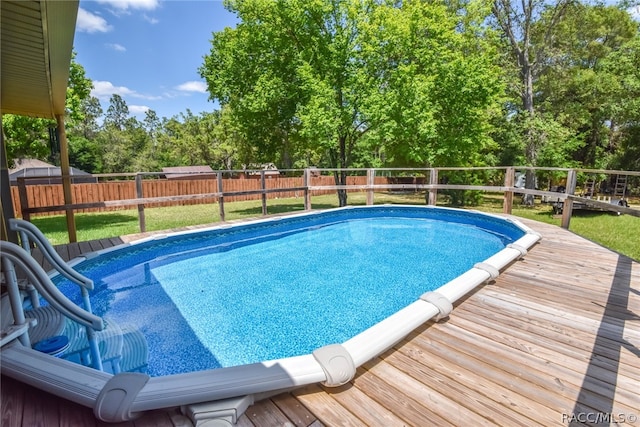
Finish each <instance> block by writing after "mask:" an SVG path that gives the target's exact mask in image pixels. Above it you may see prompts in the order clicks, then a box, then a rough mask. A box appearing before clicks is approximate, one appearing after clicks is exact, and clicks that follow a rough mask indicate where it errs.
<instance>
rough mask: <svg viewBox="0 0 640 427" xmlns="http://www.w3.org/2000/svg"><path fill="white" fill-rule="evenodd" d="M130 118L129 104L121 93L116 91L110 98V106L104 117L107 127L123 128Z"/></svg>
mask: <svg viewBox="0 0 640 427" xmlns="http://www.w3.org/2000/svg"><path fill="white" fill-rule="evenodd" d="M128 119H129V106H128V105H127V102H126V101H125V100H124V99H122V97H121V96H120V95H118V94H117V93H114V94H113V95H111V98H110V99H109V108H108V109H107V114H106V115H105V117H104V126H105V127H114V128H115V129H117V130H123V129H124V128H125V125H126V123H127V120H128Z"/></svg>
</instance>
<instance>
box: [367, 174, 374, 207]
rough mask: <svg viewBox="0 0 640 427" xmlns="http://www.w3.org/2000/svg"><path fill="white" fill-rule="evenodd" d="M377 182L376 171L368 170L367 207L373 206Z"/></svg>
mask: <svg viewBox="0 0 640 427" xmlns="http://www.w3.org/2000/svg"><path fill="white" fill-rule="evenodd" d="M375 182H376V170H375V169H371V168H369V169H367V187H368V188H367V205H373V184H374V183H375Z"/></svg>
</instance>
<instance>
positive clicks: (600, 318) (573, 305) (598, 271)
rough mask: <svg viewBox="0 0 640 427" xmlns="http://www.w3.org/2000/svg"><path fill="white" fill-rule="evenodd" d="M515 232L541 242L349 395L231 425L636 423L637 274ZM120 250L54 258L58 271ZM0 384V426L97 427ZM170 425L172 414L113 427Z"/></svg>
mask: <svg viewBox="0 0 640 427" xmlns="http://www.w3.org/2000/svg"><path fill="white" fill-rule="evenodd" d="M521 221H522V222H524V223H525V224H526V225H528V226H530V227H531V228H533V229H535V230H536V231H538V232H540V233H541V234H542V235H543V240H542V241H541V242H540V243H539V244H537V245H536V246H535V247H533V248H532V249H531V250H530V251H529V253H528V254H527V256H526V257H525V258H524V259H523V260H519V261H516V262H515V263H513V264H512V265H511V266H510V267H509V268H507V269H506V270H505V271H503V272H502V274H501V275H500V276H499V277H498V278H497V279H496V280H495V282H493V283H491V284H487V285H484V286H482V287H480V288H479V289H477V290H476V291H474V292H473V293H472V294H471V295H468V296H467V297H465V298H463V300H462V301H459V302H458V303H456V305H455V309H454V311H453V312H452V314H451V316H450V318H448V319H446V320H445V321H443V322H439V323H433V322H428V323H427V324H425V325H423V326H421V327H420V328H418V329H417V330H416V331H414V332H413V333H412V334H410V335H409V336H408V337H407V338H406V339H404V340H402V341H400V342H399V343H397V344H396V345H395V346H393V347H392V348H391V349H389V350H388V351H386V352H385V353H383V354H382V355H380V356H379V357H377V358H375V359H374V360H372V361H369V362H368V363H366V364H365V365H364V366H362V367H361V368H359V369H358V373H357V376H356V377H355V378H354V379H353V380H352V381H351V382H350V383H348V384H346V385H344V386H342V387H339V388H337V389H329V388H325V387H324V386H320V385H310V386H306V387H302V388H300V389H298V390H294V391H293V392H291V393H285V394H281V395H279V396H275V397H272V398H270V399H267V400H265V401H262V402H258V403H256V404H254V405H252V406H251V407H250V408H249V409H248V410H247V412H246V413H245V414H244V415H243V416H242V417H241V418H240V420H239V423H238V425H240V426H246V427H251V426H272V425H294V426H308V427H320V426H323V425H326V426H365V425H369V426H405V425H406V426H420V425H435V426H439V425H522V426H534V425H541V426H547V425H570V426H572V427H573V426H577V425H578V423H575V422H573V423H572V421H571V415H572V414H577V413H579V412H585V413H602V414H618V413H621V414H625V415H626V416H637V417H638V418H640V409H638V408H640V396H639V391H638V390H640V264H639V263H638V262H636V261H633V260H631V259H629V258H627V257H624V256H621V255H619V254H617V253H615V252H612V251H609V250H607V249H606V248H603V247H601V246H599V245H597V244H595V243H593V242H590V241H588V240H586V239H583V238H581V237H579V236H577V235H575V234H573V233H571V232H569V231H566V230H563V229H561V228H559V227H555V226H551V225H548V224H542V223H537V222H533V221H529V220H524V219H521ZM129 240H131V237H130V236H124V237H123V238H122V239H120V238H116V239H107V240H105V241H97V242H88V243H87V242H84V243H80V244H74V245H68V246H64V247H60V248H58V250H59V251H60V252H59V253H60V254H61V256H63V257H64V258H65V259H67V258H69V257H71V258H72V257H75V256H78V255H79V254H81V253H84V252H86V251H87V250H89V251H93V250H98V249H96V248H99V249H102V248H105V247H110V246H113V245H116V244H120V243H122V242H123V241H129ZM2 380H3V384H2V425H3V426H5V425H7V426H16V427H18V426H31V425H35V424H32V423H36V424H37V423H38V422H44V420H46V421H47V422H46V424H42V425H51V424H49V421H50V420H58V421H59V425H87V426H93V425H102V423H99V422H97V421H95V419H94V418H93V414H92V412H91V410H90V409H89V408H83V407H79V406H78V405H75V404H72V403H69V402H65V401H63V400H61V399H59V398H56V397H54V396H51V395H48V394H47V393H44V392H40V391H37V390H34V389H32V388H31V387H29V386H26V385H23V384H20V383H17V382H15V381H14V380H11V379H5V378H4V377H2ZM7 382H8V385H9V387H7V386H5V383H7ZM34 396H35V397H34ZM38 396H39V397H38ZM52 402H54V403H52ZM172 417H173V419H172ZM180 420H181V418H180V416H179V415H178V413H177V410H176V409H173V410H170V411H158V412H155V413H152V414H145V416H144V417H143V418H141V419H139V420H136V421H135V424H134V423H124V424H123V425H127V426H133V425H135V426H146V425H158V426H164V425H166V426H169V425H174V424H179V421H180ZM56 425H58V424H56ZM605 425H608V423H605ZM624 425H630V426H640V420H638V421H635V423H630V422H628V420H627V423H626V424H624Z"/></svg>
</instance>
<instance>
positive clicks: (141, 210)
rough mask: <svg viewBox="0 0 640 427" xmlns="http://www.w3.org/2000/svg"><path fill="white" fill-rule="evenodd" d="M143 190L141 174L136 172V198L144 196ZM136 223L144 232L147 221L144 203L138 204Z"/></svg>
mask: <svg viewBox="0 0 640 427" xmlns="http://www.w3.org/2000/svg"><path fill="white" fill-rule="evenodd" d="M143 193H144V192H143V191H142V174H141V173H140V172H138V173H137V174H136V198H137V199H142V198H143V197H144V194H143ZM138 223H139V224H140V232H141V233H144V232H145V231H147V221H146V219H145V216H144V204H143V203H140V204H138Z"/></svg>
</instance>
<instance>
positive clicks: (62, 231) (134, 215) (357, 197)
mask: <svg viewBox="0 0 640 427" xmlns="http://www.w3.org/2000/svg"><path fill="white" fill-rule="evenodd" d="M375 203H376V204H382V203H405V204H424V203H425V198H424V194H413V193H411V194H389V193H376V195H375ZM439 203H440V202H439ZM349 204H350V205H364V204H366V194H365V193H352V194H349ZM442 204H443V205H444V204H445V200H444V199H443V200H442ZM312 206H313V208H314V209H327V208H332V207H337V206H338V199H337V197H336V196H335V195H324V196H314V197H313V198H312ZM472 209H477V210H480V211H485V212H494V213H500V212H502V195H499V194H496V195H492V194H488V195H485V196H484V198H483V202H482V203H481V205H480V206H474V207H472ZM302 210H304V200H303V199H302V198H288V199H274V200H269V201H268V204H267V211H268V213H269V214H282V213H290V212H296V211H302ZM513 214H514V215H516V216H520V217H523V218H529V219H533V220H536V221H541V222H545V223H549V224H554V225H558V226H559V225H560V219H559V218H556V217H554V216H553V214H552V211H551V207H550V206H548V205H544V204H540V203H539V202H538V203H537V204H536V205H535V206H533V207H530V208H528V207H523V206H521V205H518V204H517V203H516V202H515V201H514V207H513ZM261 215H262V205H261V202H260V201H259V200H254V201H245V202H233V203H225V219H226V220H227V221H232V220H238V219H246V218H256V217H260V216H261ZM145 219H146V227H147V231H160V230H168V229H173V228H180V227H186V226H192V225H201V224H210V223H215V222H219V221H220V212H219V208H218V204H217V203H213V204H206V205H191V206H172V207H165V208H147V209H145ZM32 222H33V223H34V224H35V225H36V226H38V228H40V229H41V230H42V232H43V233H44V234H45V235H46V236H47V238H48V239H49V240H50V241H51V242H52V243H53V244H62V243H68V241H69V240H68V235H67V230H66V221H65V217H64V216H63V215H57V216H46V217H36V218H33V219H32ZM76 228H77V234H78V240H79V241H85V240H93V239H103V238H108V237H117V236H123V235H127V234H135V233H139V232H140V228H139V225H138V212H137V210H136V209H130V210H122V211H116V212H102V213H92V214H84V213H83V214H80V213H79V214H76ZM570 230H571V231H573V232H574V233H576V234H579V235H580V236H583V237H585V238H587V239H589V240H592V241H594V242H597V243H599V244H601V245H603V246H606V247H608V248H610V249H612V250H615V251H617V252H619V253H622V254H624V255H627V256H629V257H631V258H633V259H635V260H640V243H638V242H639V241H640V218H637V217H632V216H629V215H616V214H613V213H606V212H593V211H580V210H576V211H574V215H573V217H572V218H571V226H570Z"/></svg>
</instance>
